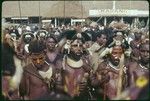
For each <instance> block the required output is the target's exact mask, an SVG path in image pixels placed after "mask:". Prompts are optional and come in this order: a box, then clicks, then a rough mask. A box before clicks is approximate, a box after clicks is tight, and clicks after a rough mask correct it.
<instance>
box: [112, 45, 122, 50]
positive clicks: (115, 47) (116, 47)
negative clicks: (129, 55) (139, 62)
mask: <svg viewBox="0 0 150 101" xmlns="http://www.w3.org/2000/svg"><path fill="white" fill-rule="evenodd" d="M116 50H117V51H123V49H122V47H121V46H114V47H113V49H112V51H116Z"/></svg>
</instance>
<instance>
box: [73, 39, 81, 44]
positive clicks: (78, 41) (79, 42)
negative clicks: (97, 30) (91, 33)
mask: <svg viewBox="0 0 150 101" xmlns="http://www.w3.org/2000/svg"><path fill="white" fill-rule="evenodd" d="M71 44H83V43H82V41H81V40H79V39H76V40H74V41H73V42H72V43H71Z"/></svg>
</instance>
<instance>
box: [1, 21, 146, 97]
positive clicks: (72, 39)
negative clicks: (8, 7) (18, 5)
mask: <svg viewBox="0 0 150 101" xmlns="http://www.w3.org/2000/svg"><path fill="white" fill-rule="evenodd" d="M2 36H3V37H2V95H3V98H4V99H9V100H99V99H102V100H115V99H117V100H121V99H124V100H136V99H148V95H149V87H148V85H149V29H147V28H131V27H129V26H127V25H126V24H124V23H120V22H112V23H111V24H110V25H109V26H107V27H106V26H103V27H102V26H98V25H97V24H95V25H85V26H81V25H77V26H61V27H57V28H55V27H51V26H46V27H45V26H44V27H43V28H38V27H36V26H35V27H34V30H32V29H31V28H30V27H29V26H21V25H20V26H19V27H18V28H15V27H14V26H11V27H10V28H9V27H8V28H5V29H4V30H3V33H2Z"/></svg>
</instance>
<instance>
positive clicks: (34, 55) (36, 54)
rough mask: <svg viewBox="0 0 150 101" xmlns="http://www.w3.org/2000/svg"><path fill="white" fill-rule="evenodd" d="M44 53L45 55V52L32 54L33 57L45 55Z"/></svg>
mask: <svg viewBox="0 0 150 101" xmlns="http://www.w3.org/2000/svg"><path fill="white" fill-rule="evenodd" d="M44 55H45V54H44V52H41V53H32V54H31V56H32V57H43V56H44Z"/></svg>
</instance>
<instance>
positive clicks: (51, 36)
mask: <svg viewBox="0 0 150 101" xmlns="http://www.w3.org/2000/svg"><path fill="white" fill-rule="evenodd" d="M48 38H52V39H54V41H55V42H56V43H57V42H58V41H57V39H56V38H55V36H54V35H52V34H50V35H48V36H47V37H46V40H47V39H48Z"/></svg>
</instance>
